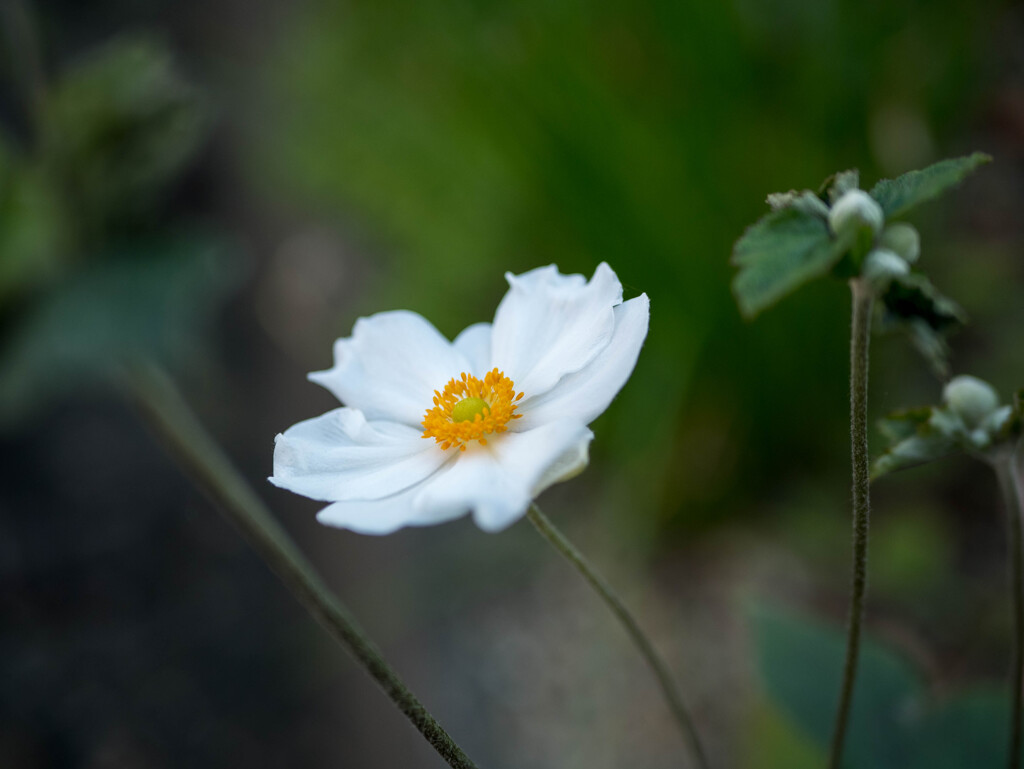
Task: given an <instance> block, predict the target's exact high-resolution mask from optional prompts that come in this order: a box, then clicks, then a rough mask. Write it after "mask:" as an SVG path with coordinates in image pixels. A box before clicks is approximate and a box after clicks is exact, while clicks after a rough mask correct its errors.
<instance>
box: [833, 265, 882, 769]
mask: <svg viewBox="0 0 1024 769" xmlns="http://www.w3.org/2000/svg"><path fill="white" fill-rule="evenodd" d="M850 290H851V293H852V294H853V323H852V327H851V331H850V444H851V449H852V451H851V454H852V476H853V578H852V581H851V589H850V618H849V625H848V630H847V638H846V662H845V664H844V665H843V683H842V688H841V689H840V692H839V707H838V708H837V710H836V720H835V726H834V727H833V731H832V748H831V751H830V756H829V763H828V765H829V767H830V769H839V767H840V765H841V763H842V760H843V742H844V740H845V739H846V726H847V724H848V723H849V720H850V704H851V702H852V701H853V686H854V683H855V682H856V680H857V658H858V656H859V654H860V631H861V624H862V622H863V619H864V593H865V591H866V589H867V581H868V527H869V522H870V518H871V498H870V494H869V484H870V459H869V456H868V344H869V342H870V339H871V305H872V302H873V300H874V292H873V290H872V288H871V286H870V285H868V283H867V282H865V281H863V280H861V279H854V280H851V281H850Z"/></svg>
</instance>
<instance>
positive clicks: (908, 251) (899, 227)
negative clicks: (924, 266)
mask: <svg viewBox="0 0 1024 769" xmlns="http://www.w3.org/2000/svg"><path fill="white" fill-rule="evenodd" d="M878 243H879V245H880V246H882V248H888V249H889V250H890V251H892V252H894V253H897V254H899V255H900V256H901V257H903V258H904V259H905V260H906V261H907V262H908V263H909V264H913V263H914V262H916V261H917V257H919V256H920V255H921V236H920V235H918V234H917V230H916V229H914V227H913V226H911V225H909V224H906V223H905V222H897V223H896V224H890V225H889V226H887V227H886V228H885V231H884V232H882V237H881V238H879V240H878Z"/></svg>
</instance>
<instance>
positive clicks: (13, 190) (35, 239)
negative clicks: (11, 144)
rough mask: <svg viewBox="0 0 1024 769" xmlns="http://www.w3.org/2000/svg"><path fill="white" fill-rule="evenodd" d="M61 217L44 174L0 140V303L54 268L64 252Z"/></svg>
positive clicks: (52, 272)
mask: <svg viewBox="0 0 1024 769" xmlns="http://www.w3.org/2000/svg"><path fill="white" fill-rule="evenodd" d="M0 139H2V137H0ZM63 222H64V212H63V210H62V207H61V201H60V197H59V195H58V194H57V192H56V190H55V189H54V187H53V185H52V184H51V183H50V180H49V179H48V178H47V176H46V174H44V173H43V172H42V171H41V169H40V168H39V167H38V166H35V165H33V164H30V163H27V162H25V160H23V159H22V158H20V157H18V156H17V155H15V154H14V153H13V152H12V151H10V150H8V149H7V148H6V147H5V146H4V145H3V142H2V141H0V304H2V303H3V302H4V301H5V300H8V299H10V298H11V297H12V296H14V295H16V294H19V293H21V292H22V291H25V290H27V289H29V288H30V287H32V286H34V285H37V284H39V283H42V282H45V281H46V280H48V279H50V278H52V277H53V276H54V275H55V274H56V273H57V272H58V271H59V269H60V263H61V258H62V256H63V255H65V254H66V243H65V240H66V235H65V228H64V227H63V226H62V225H63Z"/></svg>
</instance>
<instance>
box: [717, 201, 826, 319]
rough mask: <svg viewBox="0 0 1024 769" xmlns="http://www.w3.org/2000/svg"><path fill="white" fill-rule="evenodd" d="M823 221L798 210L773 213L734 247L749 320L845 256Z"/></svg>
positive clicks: (737, 284) (737, 290)
mask: <svg viewBox="0 0 1024 769" xmlns="http://www.w3.org/2000/svg"><path fill="white" fill-rule="evenodd" d="M842 246H843V244H842V243H840V242H838V241H835V240H833V239H832V237H831V235H830V234H829V231H828V225H827V224H826V222H825V220H824V219H821V218H820V217H817V216H813V215H812V214H808V213H807V212H806V211H803V210H800V209H798V208H795V207H789V208H783V209H780V210H778V211H773V212H771V213H770V214H768V215H766V216H764V217H762V218H761V219H760V220H759V221H758V222H756V223H755V224H753V225H752V226H751V227H749V228H748V229H747V231H746V232H745V233H744V234H743V237H741V238H740V239H739V240H738V241H737V242H736V245H735V247H734V248H733V254H732V262H733V264H735V265H736V266H738V267H739V268H740V271H739V273H738V274H737V275H736V277H735V279H734V280H733V283H732V288H733V293H734V294H735V295H736V301H737V302H738V303H739V306H740V310H741V312H742V313H743V314H744V315H745V316H746V317H748V318H751V317H753V316H755V315H757V314H758V313H759V312H761V311H762V310H764V309H765V308H767V307H770V306H771V305H772V304H774V303H775V302H777V301H778V300H779V299H781V298H782V297H783V296H785V295H786V294H788V293H790V292H791V291H794V290H795V289H796V288H798V287H799V286H801V285H802V284H804V283H806V282H807V281H809V280H812V279H814V278H817V277H819V276H821V275H824V274H825V273H827V272H828V271H829V270H830V269H832V267H833V266H835V264H836V263H837V262H838V261H839V259H840V258H842V256H843V248H842Z"/></svg>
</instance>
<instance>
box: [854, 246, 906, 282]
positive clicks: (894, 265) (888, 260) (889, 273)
mask: <svg viewBox="0 0 1024 769" xmlns="http://www.w3.org/2000/svg"><path fill="white" fill-rule="evenodd" d="M908 272H910V267H909V266H908V265H907V263H906V262H905V261H903V260H902V259H901V258H900V257H899V256H897V255H896V254H894V253H893V252H892V251H889V250H888V249H885V248H875V249H872V251H871V252H870V253H869V254H868V255H867V256H866V257H864V266H863V268H862V269H861V274H862V275H863V276H864V277H865V278H867V279H868V280H869V281H870V282H871V283H872V284H873V285H875V286H877V287H879V288H881V287H884V286H885V285H887V284H888V283H889V282H890V281H891V280H892V279H893V278H898V277H899V276H900V275H906V274H907V273H908Z"/></svg>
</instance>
